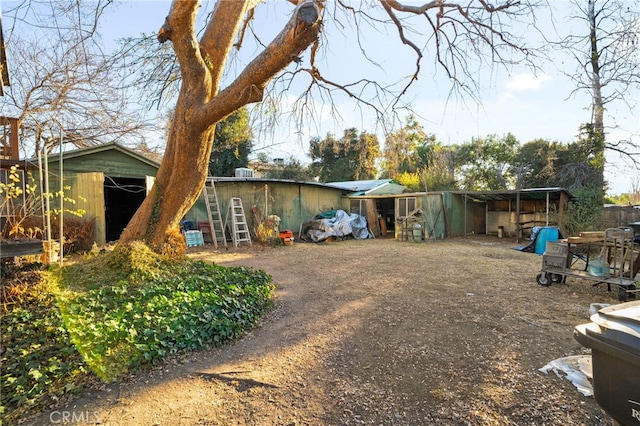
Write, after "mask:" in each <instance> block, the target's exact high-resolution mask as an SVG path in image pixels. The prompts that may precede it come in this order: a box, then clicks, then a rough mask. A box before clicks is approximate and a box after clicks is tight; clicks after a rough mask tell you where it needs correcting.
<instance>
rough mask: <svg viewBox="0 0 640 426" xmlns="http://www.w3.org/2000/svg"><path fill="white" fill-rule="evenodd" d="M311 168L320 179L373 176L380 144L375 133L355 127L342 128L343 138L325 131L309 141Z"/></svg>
mask: <svg viewBox="0 0 640 426" xmlns="http://www.w3.org/2000/svg"><path fill="white" fill-rule="evenodd" d="M309 155H310V157H311V160H312V161H313V163H312V164H311V167H310V169H311V170H312V171H313V173H314V175H317V176H319V178H320V181H321V182H338V181H349V180H365V179H374V178H375V177H376V175H377V169H376V166H375V162H376V160H377V159H378V158H379V157H380V144H379V143H378V138H377V136H376V135H373V134H370V133H366V132H362V133H360V134H358V131H357V130H356V129H354V128H352V129H347V130H345V131H344V134H343V136H342V138H340V139H339V140H338V139H335V138H334V137H333V135H331V134H327V137H326V138H325V139H322V140H321V139H319V138H316V139H313V140H311V141H310V142H309Z"/></svg>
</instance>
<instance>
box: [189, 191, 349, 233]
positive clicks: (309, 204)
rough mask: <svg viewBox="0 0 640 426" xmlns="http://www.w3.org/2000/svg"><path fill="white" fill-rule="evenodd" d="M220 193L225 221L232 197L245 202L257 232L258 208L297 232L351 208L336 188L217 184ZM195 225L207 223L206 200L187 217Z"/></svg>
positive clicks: (281, 225)
mask: <svg viewBox="0 0 640 426" xmlns="http://www.w3.org/2000/svg"><path fill="white" fill-rule="evenodd" d="M215 186H216V193H217V195H218V201H219V203H220V211H221V214H222V218H223V219H225V218H226V216H227V211H228V209H229V203H230V200H231V198H233V197H239V198H241V199H242V205H243V207H244V212H245V216H246V218H247V224H248V225H249V228H250V229H251V230H253V229H254V228H255V227H256V226H257V221H256V220H255V219H254V217H253V215H252V211H251V210H252V208H253V207H255V208H256V209H257V211H258V212H259V214H260V215H261V216H264V215H265V209H266V213H267V215H277V216H279V217H280V220H281V222H280V228H281V229H290V230H292V231H294V232H295V233H297V232H298V231H299V229H300V226H301V225H302V223H303V222H305V221H307V220H309V219H311V218H312V217H313V216H315V215H316V214H318V213H319V212H321V211H326V210H330V209H345V210H346V209H347V208H348V207H345V206H348V200H347V199H343V198H342V191H340V190H336V189H332V188H322V187H315V186H310V185H305V184H300V183H293V182H268V183H265V182H250V181H240V182H216V183H215ZM186 219H187V220H190V221H193V222H204V221H207V220H208V218H207V210H206V206H205V204H204V199H203V197H200V198H198V201H197V202H196V205H195V206H194V207H193V208H192V209H191V211H190V212H189V213H188V214H187V216H186Z"/></svg>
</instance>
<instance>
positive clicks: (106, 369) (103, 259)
mask: <svg viewBox="0 0 640 426" xmlns="http://www.w3.org/2000/svg"><path fill="white" fill-rule="evenodd" d="M44 278H46V279H44V280H42V281H40V283H39V284H37V285H36V286H33V292H32V297H31V296H25V295H24V294H23V293H20V294H21V298H20V299H19V301H20V303H14V304H11V305H6V304H5V305H3V310H2V319H1V320H2V324H3V328H4V332H3V333H2V348H3V352H2V354H1V355H2V407H0V412H2V411H1V410H4V409H6V410H7V413H6V419H9V420H15V419H17V418H19V416H20V415H23V414H24V413H25V412H26V410H27V409H29V408H30V407H34V406H40V405H41V404H43V403H45V402H47V401H48V400H50V398H53V399H55V398H57V397H58V396H60V395H62V394H64V393H65V392H69V391H71V390H77V389H80V388H81V386H82V385H81V382H82V379H83V378H87V377H88V376H89V373H95V374H96V375H97V376H98V377H100V378H101V379H103V380H105V381H112V380H115V379H117V378H118V377H120V376H121V375H122V374H124V373H126V372H129V371H131V370H133V369H135V368H137V367H139V366H141V365H144V364H149V363H156V362H157V361H158V360H160V359H161V358H162V357H163V356H165V355H168V354H174V353H176V352H179V351H182V350H193V349H199V348H202V347H205V346H208V345H217V344H221V343H224V342H226V341H229V340H230V339H234V338H236V337H238V336H240V335H241V334H242V333H244V332H245V331H246V330H247V329H248V328H250V327H252V326H253V325H254V324H255V323H256V322H257V321H258V319H259V316H260V315H261V314H262V313H263V312H264V311H265V310H266V309H267V308H268V307H269V306H270V303H271V296H272V294H273V290H274V286H273V284H272V281H271V276H270V275H268V274H267V273H266V272H264V271H261V270H255V269H251V268H245V267H234V268H226V267H221V266H217V265H212V264H208V263H205V262H203V261H192V260H188V259H183V260H180V261H169V260H168V258H166V257H162V256H160V255H157V254H155V253H153V252H151V251H150V250H149V249H148V248H146V247H145V246H143V245H132V246H128V247H118V248H117V249H116V250H114V251H113V252H112V253H109V254H105V255H98V256H95V257H92V258H87V259H85V260H84V261H83V262H79V263H77V264H74V265H69V266H66V267H64V268H62V269H57V270H51V271H49V272H46V273H44ZM4 285H5V280H4V279H3V286H4ZM56 395H57V396H56ZM48 398H49V399H48Z"/></svg>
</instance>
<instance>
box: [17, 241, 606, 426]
mask: <svg viewBox="0 0 640 426" xmlns="http://www.w3.org/2000/svg"><path fill="white" fill-rule="evenodd" d="M516 245H517V244H516V242H515V241H514V240H511V239H497V238H492V237H487V238H474V239H450V240H445V241H432V242H426V243H413V242H400V241H396V240H392V239H375V240H365V241H362V240H360V241H357V240H347V241H334V242H331V243H323V244H311V243H295V244H294V245H293V246H286V247H285V246H282V247H278V248H260V247H257V248H241V249H236V250H234V249H231V250H228V251H225V250H224V249H222V250H219V251H215V250H214V249H213V247H212V246H211V247H209V246H207V247H204V248H203V247H198V248H191V249H189V251H190V253H189V255H190V256H191V257H193V258H198V259H206V260H210V261H214V262H216V263H218V264H220V265H228V266H230V265H248V266H253V267H256V268H261V269H264V270H266V271H267V272H269V273H270V274H272V276H273V278H274V282H275V283H276V285H277V293H276V298H275V304H274V308H273V310H272V311H270V312H269V313H268V314H267V315H266V316H265V317H264V318H263V321H262V322H261V324H260V325H259V326H258V327H257V328H255V329H254V330H253V331H251V332H250V333H249V334H247V335H246V336H245V337H244V338H242V339H240V340H238V341H236V342H234V343H232V344H229V345H227V346H224V347H221V348H215V349H210V350H205V351H200V352H196V353H190V354H183V355H181V356H178V357H175V358H173V359H170V360H168V361H167V362H166V363H164V364H163V365H161V366H158V367H155V368H153V369H151V370H148V371H145V372H140V373H138V374H136V375H132V376H131V377H128V378H127V379H126V380H124V381H123V382H120V383H112V384H108V385H102V386H100V387H96V388H95V389H92V390H91V391H89V392H87V393H86V394H85V395H84V396H82V397H81V398H80V399H77V400H75V401H74V402H73V403H71V404H70V405H69V406H67V407H58V408H56V409H55V410H53V411H50V412H46V413H42V414H41V415H40V416H39V417H38V418H35V419H31V420H30V421H27V422H26V423H25V424H36V425H40V424H64V423H65V419H66V420H67V421H68V422H71V421H73V420H74V419H75V421H78V420H80V423H81V422H85V423H87V424H100V425H358V424H365V425H432V424H434V425H435V424H437V425H612V424H613V422H612V420H611V419H610V418H609V417H608V416H607V414H606V413H605V412H604V411H602V410H601V409H600V408H599V406H598V405H597V403H596V402H595V400H594V398H593V397H585V396H583V395H582V394H581V393H579V392H578V391H577V389H576V388H575V387H574V386H573V385H572V384H571V383H570V382H569V381H567V380H565V379H560V378H558V377H556V375H555V374H553V373H550V374H543V373H541V372H540V371H539V369H540V368H541V367H543V366H544V365H545V364H547V363H548V362H549V361H551V360H554V359H556V358H560V357H564V356H568V355H577V354H584V353H588V350H587V349H585V348H583V347H582V346H581V345H580V344H579V343H578V342H576V341H575V339H574V338H573V328H574V326H575V325H577V324H581V323H585V322H588V321H589V306H590V304H591V303H596V302H597V303H611V304H615V303H618V302H617V299H616V294H615V293H614V292H611V293H609V292H607V290H606V287H602V286H598V287H594V286H592V284H591V283H589V282H579V281H577V280H571V279H569V280H568V281H567V283H563V284H555V283H554V284H553V285H551V286H550V287H542V286H540V285H538V284H537V283H536V281H535V276H536V274H537V273H538V271H539V269H540V266H541V257H540V256H538V255H536V254H531V253H522V252H520V251H516V250H513V249H512V248H513V247H515V246H516ZM65 416H66V417H65Z"/></svg>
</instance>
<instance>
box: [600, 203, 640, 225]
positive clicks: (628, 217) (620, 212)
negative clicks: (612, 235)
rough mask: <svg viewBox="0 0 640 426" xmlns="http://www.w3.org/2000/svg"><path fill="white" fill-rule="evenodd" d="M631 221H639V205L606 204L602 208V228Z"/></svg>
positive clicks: (626, 223) (627, 223)
mask: <svg viewBox="0 0 640 426" xmlns="http://www.w3.org/2000/svg"><path fill="white" fill-rule="evenodd" d="M633 222H640V206H638V207H634V206H607V207H605V208H604V209H603V210H602V225H603V227H604V228H616V227H618V226H628V225H629V224H630V223H633Z"/></svg>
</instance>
